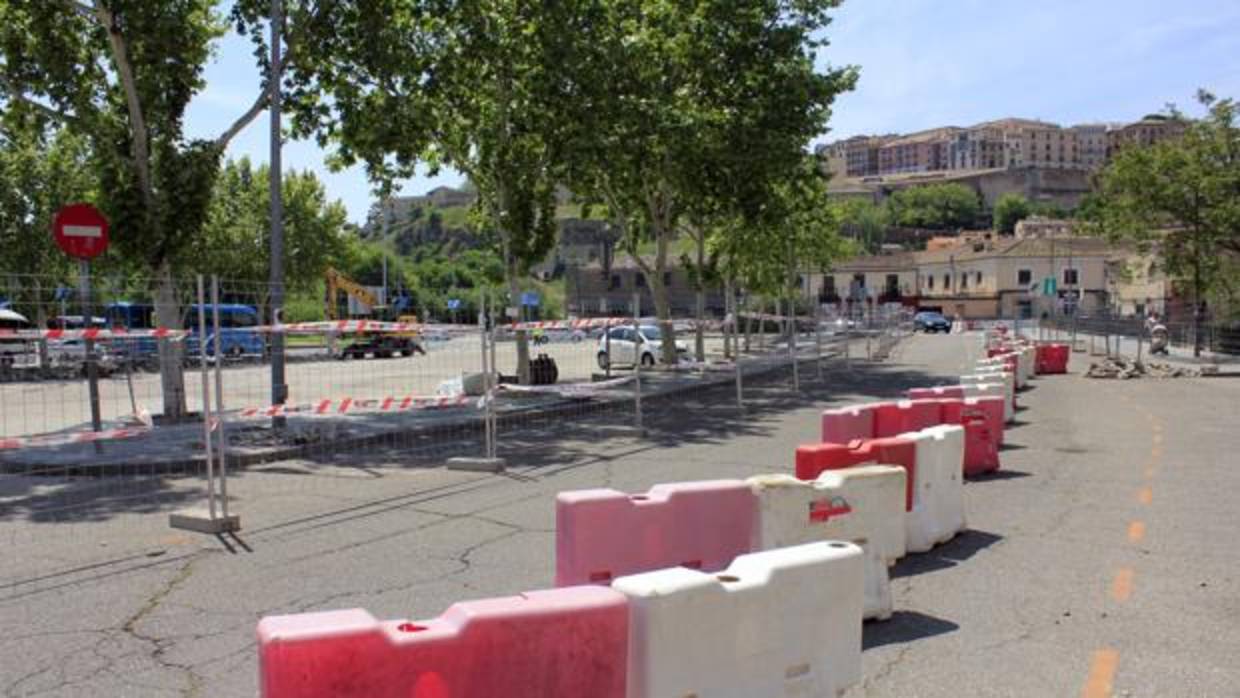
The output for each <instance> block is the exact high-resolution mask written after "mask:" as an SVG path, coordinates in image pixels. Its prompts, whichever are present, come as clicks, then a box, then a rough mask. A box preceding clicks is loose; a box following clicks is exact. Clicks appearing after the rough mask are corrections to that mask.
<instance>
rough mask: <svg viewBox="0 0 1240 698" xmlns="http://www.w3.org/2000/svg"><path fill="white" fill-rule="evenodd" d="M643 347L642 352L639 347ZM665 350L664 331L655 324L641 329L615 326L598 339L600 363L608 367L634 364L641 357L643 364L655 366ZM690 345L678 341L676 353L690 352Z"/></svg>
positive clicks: (643, 326)
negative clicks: (609, 339)
mask: <svg viewBox="0 0 1240 698" xmlns="http://www.w3.org/2000/svg"><path fill="white" fill-rule="evenodd" d="M608 335H610V337H611V343H610V349H611V351H610V353H608ZM639 346H640V347H641V349H640V353H639V349H638V347H639ZM662 351H663V333H662V332H660V331H659V328H658V327H655V326H654V325H642V326H641V327H640V328H639V329H634V328H632V327H613V328H611V329H610V330H609V331H608V333H607V334H605V335H603V336H602V337H600V338H599V340H598V365H599V368H602V369H606V368H607V367H608V365H612V366H617V365H623V366H632V365H634V364H635V363H636V362H637V361H638V360H639V359H638V357H639V356H640V357H641V358H640V361H641V362H642V366H654V365H655V363H656V362H657V361H658V360H659V355H660V352H662ZM688 351H689V347H688V345H686V344H685V343H684V342H676V355H677V356H678V357H679V356H683V355H684V354H686V353H688Z"/></svg>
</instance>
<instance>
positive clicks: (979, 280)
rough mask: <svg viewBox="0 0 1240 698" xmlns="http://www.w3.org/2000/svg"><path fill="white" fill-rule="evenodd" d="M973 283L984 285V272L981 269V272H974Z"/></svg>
mask: <svg viewBox="0 0 1240 698" xmlns="http://www.w3.org/2000/svg"><path fill="white" fill-rule="evenodd" d="M973 285H974V286H981V285H982V272H980V271H979V272H977V273H976V274H974V276H973Z"/></svg>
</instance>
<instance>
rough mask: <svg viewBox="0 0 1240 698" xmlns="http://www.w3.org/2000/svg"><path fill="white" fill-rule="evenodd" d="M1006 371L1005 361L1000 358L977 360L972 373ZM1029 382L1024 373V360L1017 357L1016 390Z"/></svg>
mask: <svg viewBox="0 0 1240 698" xmlns="http://www.w3.org/2000/svg"><path fill="white" fill-rule="evenodd" d="M1007 370H1008V364H1007V361H1006V360H1005V359H1004V358H1003V357H1000V356H996V357H994V358H990V359H978V360H977V365H976V367H975V370H974V373H1004V372H1006V371H1007ZM1028 381H1029V376H1028V375H1027V374H1026V373H1025V369H1024V360H1023V359H1021V358H1020V357H1019V356H1017V359H1016V388H1017V389H1018V390H1019V389H1020V388H1024V387H1025V385H1026V384H1027V383H1028Z"/></svg>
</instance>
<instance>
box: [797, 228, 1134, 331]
mask: <svg viewBox="0 0 1240 698" xmlns="http://www.w3.org/2000/svg"><path fill="white" fill-rule="evenodd" d="M1115 254H1116V253H1115V251H1114V250H1113V249H1112V248H1111V247H1109V246H1108V245H1107V243H1106V242H1105V241H1102V240H1096V239H1092V238H1065V239H1059V238H1054V237H1050V238H1036V237H1029V238H1023V239H1014V238H1001V239H994V238H993V237H992V238H990V239H984V238H983V239H976V238H975V239H972V240H970V241H969V242H967V243H965V244H960V245H956V246H955V247H941V248H939V249H934V250H927V251H924V252H912V253H900V254H894V255H878V256H867V257H858V258H855V259H850V260H846V261H843V262H841V263H840V264H838V265H836V266H835V267H833V268H832V269H831V270H830V271H829V272H827V273H826V274H808V275H806V277H807V279H808V281H807V283H808V285H809V288H808V289H807V291H809V292H810V293H814V294H816V295H817V297H818V300H819V302H820V303H829V304H840V305H842V306H855V305H856V304H859V303H860V304H873V303H902V304H905V305H910V306H916V307H922V308H936V309H938V310H940V311H942V312H943V313H945V314H947V315H950V316H957V315H958V316H960V317H962V318H965V319H978V318H996V317H1016V316H1021V317H1038V316H1041V315H1043V314H1047V315H1051V314H1054V313H1057V312H1060V313H1062V312H1066V311H1067V312H1070V311H1073V310H1079V311H1080V312H1082V313H1093V312H1097V311H1098V310H1100V309H1101V308H1103V307H1104V306H1105V305H1106V303H1107V298H1108V293H1109V292H1110V290H1111V288H1112V282H1111V281H1110V278H1109V273H1110V272H1109V270H1108V265H1109V264H1110V263H1111V260H1112V259H1113V258H1114V257H1115ZM1048 278H1053V279H1055V284H1054V293H1053V295H1049V296H1048V295H1045V294H1044V290H1045V289H1046V285H1047V282H1046V280H1047V279H1048Z"/></svg>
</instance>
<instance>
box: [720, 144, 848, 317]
mask: <svg viewBox="0 0 1240 698" xmlns="http://www.w3.org/2000/svg"><path fill="white" fill-rule="evenodd" d="M736 225H738V226H744V234H741V233H740V232H739V231H738V230H730V231H728V230H725V231H722V232H723V234H722V235H719V236H717V237H716V238H715V239H714V240H712V243H713V244H712V250H713V251H714V252H716V253H718V254H720V255H722V257H723V258H724V260H725V262H724V264H725V268H726V273H727V274H728V275H729V276H730V277H731V278H733V279H736V280H738V281H740V282H741V284H742V285H743V286H744V288H746V289H747V290H749V291H751V292H753V293H759V294H763V295H770V296H785V297H793V296H795V295H796V293H795V291H796V289H797V276H798V274H799V273H801V272H803V271H815V270H821V269H827V268H829V267H830V266H831V264H832V263H833V262H835V261H836V260H838V259H840V258H842V257H844V256H847V255H849V254H852V253H854V252H855V251H856V249H857V248H856V246H855V245H854V244H853V243H851V242H850V241H847V240H845V239H844V238H843V237H841V236H840V226H841V218H840V216H839V209H838V207H837V206H836V205H833V204H831V203H830V202H829V201H828V199H827V187H826V180H825V179H824V178H823V177H822V176H821V174H820V172H819V171H818V169H817V168H816V166H815V165H814V163H813V161H812V158H806V159H805V160H804V161H803V164H802V166H801V168H799V169H798V170H797V171H796V172H795V174H794V175H793V176H790V177H788V178H787V179H785V180H784V181H781V182H777V183H774V184H773V185H772V186H771V190H770V195H769V196H768V197H767V206H766V208H765V210H764V215H763V216H761V217H759V218H753V219H749V220H744V219H737V221H736Z"/></svg>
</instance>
